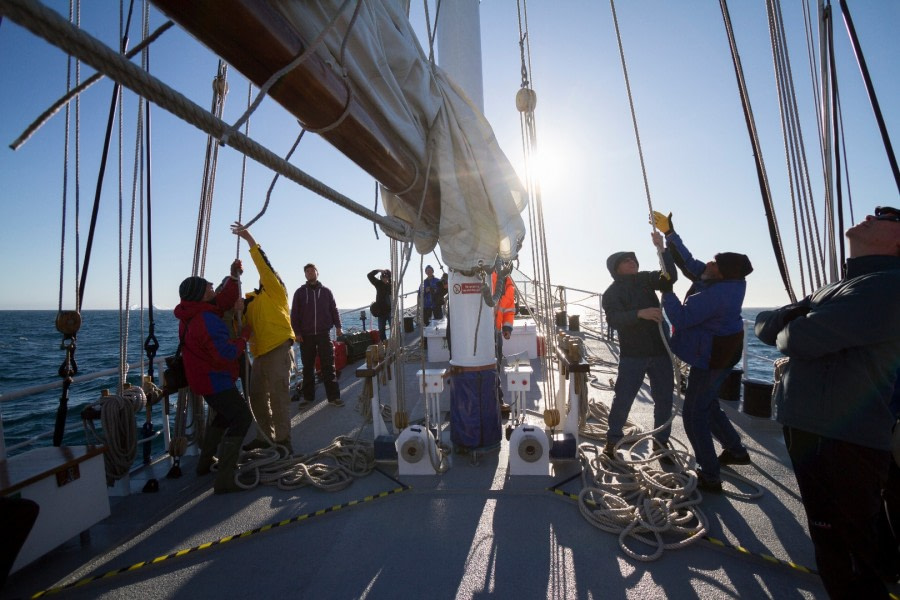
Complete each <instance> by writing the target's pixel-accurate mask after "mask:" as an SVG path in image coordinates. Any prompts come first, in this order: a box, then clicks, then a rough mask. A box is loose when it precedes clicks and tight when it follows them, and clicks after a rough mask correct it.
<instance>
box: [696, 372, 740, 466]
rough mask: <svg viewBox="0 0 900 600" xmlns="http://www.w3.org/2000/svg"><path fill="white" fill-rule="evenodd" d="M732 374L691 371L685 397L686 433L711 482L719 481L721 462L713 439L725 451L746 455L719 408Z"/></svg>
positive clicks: (725, 416) (731, 426) (729, 423)
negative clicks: (721, 389) (721, 397)
mask: <svg viewBox="0 0 900 600" xmlns="http://www.w3.org/2000/svg"><path fill="white" fill-rule="evenodd" d="M730 372H731V369H701V368H698V367H691V374H690V375H689V376H688V387H687V393H685V395H684V408H683V409H682V412H681V417H682V419H683V421H684V432H685V433H686V434H687V437H688V441H690V443H691V448H693V449H694V456H696V457H697V463H698V464H699V465H700V469H701V470H702V471H703V475H704V476H705V477H706V479H708V480H710V481H718V480H719V459H718V457H717V456H716V448H715V446H713V437H715V438H716V439H717V440H719V443H720V444H722V447H723V448H725V449H726V450H729V451H730V452H733V453H734V454H743V453H744V452H746V450H745V449H744V446H743V444H741V436H740V435H738V432H737V431H736V430H735V428H734V425H732V424H731V421H729V420H728V415H726V414H725V411H723V410H722V408H721V407H720V406H719V386H721V385H722V382H724V381H725V378H726V377H728V374H729V373H730Z"/></svg>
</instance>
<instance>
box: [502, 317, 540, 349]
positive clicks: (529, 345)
mask: <svg viewBox="0 0 900 600" xmlns="http://www.w3.org/2000/svg"><path fill="white" fill-rule="evenodd" d="M522 352H527V353H528V358H529V359H532V358H537V357H538V351H537V326H536V325H535V323H534V319H516V320H515V321H513V330H512V333H511V334H510V336H509V339H508V340H503V356H512V355H513V354H520V353H522Z"/></svg>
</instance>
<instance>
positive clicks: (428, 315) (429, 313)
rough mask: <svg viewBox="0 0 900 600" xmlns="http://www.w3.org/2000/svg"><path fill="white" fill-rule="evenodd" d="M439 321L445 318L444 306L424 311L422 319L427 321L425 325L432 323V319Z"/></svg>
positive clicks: (424, 309)
mask: <svg viewBox="0 0 900 600" xmlns="http://www.w3.org/2000/svg"><path fill="white" fill-rule="evenodd" d="M432 318H433V319H434V320H436V321H439V320H441V319H443V318H444V307H443V306H433V307H431V308H423V309H422V319H423V321H425V324H426V325H428V324H429V323H431V319H432Z"/></svg>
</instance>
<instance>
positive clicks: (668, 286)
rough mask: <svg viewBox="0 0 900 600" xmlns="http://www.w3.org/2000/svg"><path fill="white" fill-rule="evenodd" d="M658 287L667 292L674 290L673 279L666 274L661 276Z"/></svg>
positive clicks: (657, 283)
mask: <svg viewBox="0 0 900 600" xmlns="http://www.w3.org/2000/svg"><path fill="white" fill-rule="evenodd" d="M656 289H658V290H659V291H660V292H662V293H663V294H665V293H666V292H671V291H672V279H671V278H670V277H667V276H665V275H660V276H659V281H657V282H656Z"/></svg>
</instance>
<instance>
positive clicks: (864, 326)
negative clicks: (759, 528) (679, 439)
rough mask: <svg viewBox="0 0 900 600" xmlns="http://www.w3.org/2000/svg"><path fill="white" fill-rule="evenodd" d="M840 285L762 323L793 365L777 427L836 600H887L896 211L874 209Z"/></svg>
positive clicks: (779, 399)
mask: <svg viewBox="0 0 900 600" xmlns="http://www.w3.org/2000/svg"><path fill="white" fill-rule="evenodd" d="M845 236H846V237H847V241H848V242H849V248H850V252H849V256H850V258H848V259H847V264H846V268H845V273H844V276H843V278H842V279H840V280H839V281H837V282H834V283H831V284H828V285H826V286H824V287H822V288H820V289H818V290H816V291H815V292H813V293H812V295H810V296H808V297H806V298H804V299H803V300H801V301H800V302H797V303H794V304H789V305H787V306H783V307H781V308H779V309H776V310H772V311H764V312H761V313H759V315H757V317H756V336H757V337H758V338H759V339H760V341H762V342H763V343H765V344H769V345H772V346H775V347H776V348H778V350H779V351H781V353H782V354H785V355H786V356H788V358H789V360H788V363H787V367H786V369H785V371H784V376H783V378H782V380H781V385H780V386H779V390H778V391H777V392H776V394H775V404H776V407H777V418H778V421H779V422H780V423H781V424H782V425H783V426H784V439H785V443H786V444H787V449H788V454H789V455H790V457H791V463H792V464H793V466H794V475H795V477H796V478H797V486H798V487H799V489H800V498H801V500H802V501H803V508H804V509H805V510H806V519H807V522H808V524H809V536H810V539H811V540H812V543H813V546H814V547H815V551H816V565H818V570H819V575H820V576H821V577H822V582H823V583H824V584H825V589H826V590H827V591H828V595H829V596H831V597H832V598H888V597H889V595H888V588H887V587H886V585H885V583H896V581H897V576H898V573H897V556H896V555H897V552H896V547H894V549H893V552H890V551H887V552H885V551H884V550H883V548H882V547H880V546H879V544H878V541H879V537H880V536H881V535H883V533H884V532H883V531H882V530H881V528H880V526H879V523H880V517H881V514H882V512H883V510H884V507H883V498H882V490H884V489H885V488H886V487H888V486H889V481H890V463H891V460H892V456H891V435H892V429H893V426H894V423H895V422H896V413H895V412H894V411H893V410H892V408H891V399H892V396H893V394H894V390H895V387H894V386H895V380H896V378H897V369H898V368H900V210H898V209H896V208H890V207H878V208H876V209H875V211H874V214H873V215H869V216H867V217H866V218H865V220H864V221H862V222H860V223H857V224H856V225H854V226H853V227H850V228H849V229H847V231H846V232H845Z"/></svg>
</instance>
